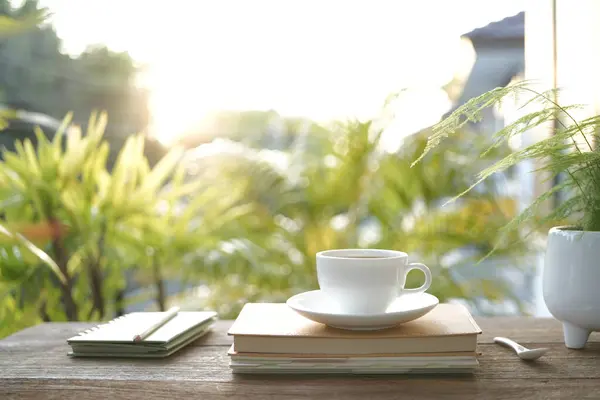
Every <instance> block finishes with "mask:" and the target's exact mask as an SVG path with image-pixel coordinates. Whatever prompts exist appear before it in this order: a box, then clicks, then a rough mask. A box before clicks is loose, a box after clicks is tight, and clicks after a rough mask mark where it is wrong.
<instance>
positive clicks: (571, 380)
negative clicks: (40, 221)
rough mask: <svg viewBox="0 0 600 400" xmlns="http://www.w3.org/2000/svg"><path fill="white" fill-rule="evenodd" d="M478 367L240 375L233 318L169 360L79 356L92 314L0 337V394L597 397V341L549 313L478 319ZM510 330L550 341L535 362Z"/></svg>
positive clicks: (536, 342)
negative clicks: (573, 338) (75, 339)
mask: <svg viewBox="0 0 600 400" xmlns="http://www.w3.org/2000/svg"><path fill="white" fill-rule="evenodd" d="M477 323H478V324H479V325H480V327H481V328H482V330H483V334H482V335H481V336H480V337H479V341H478V342H479V344H478V351H479V352H481V356H480V357H479V361H480V364H481V365H480V367H479V369H478V371H477V372H476V373H475V374H473V375H468V376H460V375H454V376H453V375H393V376H381V375H379V376H375V375H373V376H316V375H313V376H310V375H287V376H276V375H256V376H250V375H233V374H232V373H231V372H230V370H229V366H228V362H229V359H228V357H227V349H228V348H229V346H230V345H231V343H232V339H231V337H228V336H227V329H228V328H229V326H230V325H231V322H230V321H220V322H218V323H217V324H216V326H215V327H214V328H213V331H212V332H211V333H209V334H208V335H207V336H205V337H204V338H201V339H199V340H198V341H196V342H194V343H193V344H191V345H190V346H188V347H187V348H185V349H183V350H181V351H180V352H178V353H176V354H174V355H173V356H171V357H169V358H167V359H163V360H133V359H83V358H81V359H72V358H69V357H68V356H67V355H66V353H67V351H68V349H69V347H68V346H67V344H66V339H67V338H68V337H70V336H72V335H74V334H76V333H77V332H79V331H81V330H83V329H86V328H88V327H90V326H91V325H93V324H87V323H47V324H42V325H38V326H35V327H32V328H28V329H25V330H23V331H21V332H18V333H16V334H14V335H12V336H9V337H7V338H5V339H3V340H0V399H3V400H4V399H79V400H87V399H110V400H116V399H138V398H140V399H145V400H154V399H175V400H183V399H184V398H185V400H187V399H211V398H223V399H225V398H227V399H232V398H243V399H280V398H281V399H293V398H308V399H315V398H328V399H379V398H397V399H404V398H406V399H412V398H419V399H461V400H462V399H465V400H468V399H478V400H482V399H529V398H533V399H600V342H599V341H598V337H597V336H596V335H597V334H596V333H593V334H592V336H591V337H590V342H589V343H588V345H587V346H586V347H585V349H583V350H569V349H567V348H566V347H565V346H564V344H563V339H562V330H561V327H560V324H559V323H558V322H557V321H555V320H552V319H533V318H478V319H477ZM494 336H508V337H511V338H513V339H515V340H517V341H519V342H521V343H522V344H523V345H525V346H531V347H537V346H544V347H550V352H549V353H548V354H547V355H546V356H544V357H543V358H542V359H540V360H538V361H537V362H534V363H531V362H530V363H528V362H524V361H521V360H519V359H518V358H517V357H516V356H515V355H514V354H513V353H512V352H511V351H510V350H508V349H506V348H504V347H501V346H499V345H496V344H493V342H492V339H493V337H494Z"/></svg>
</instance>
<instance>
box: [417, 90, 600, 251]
mask: <svg viewBox="0 0 600 400" xmlns="http://www.w3.org/2000/svg"><path fill="white" fill-rule="evenodd" d="M559 96H560V91H559V90H558V89H552V90H548V91H543V92H540V91H536V90H534V89H532V82H529V81H521V82H516V83H514V84H512V85H509V86H507V87H503V88H496V89H493V90H491V91H489V92H486V93H484V94H482V95H480V96H478V97H475V98H473V99H471V100H470V101H468V102H467V103H465V104H464V105H463V106H461V107H459V108H458V109H457V110H455V111H454V112H453V113H452V114H451V115H449V116H448V117H447V118H445V119H444V120H442V121H440V122H439V123H438V124H436V125H435V126H434V127H433V128H432V134H431V135H430V136H429V138H428V140H427V146H426V147H425V148H424V150H423V152H422V153H421V154H420V155H419V157H418V158H417V159H416V161H414V162H413V164H412V166H413V167H416V166H418V165H419V163H424V162H425V160H426V159H425V157H426V156H427V154H428V153H429V152H432V151H434V150H435V149H436V148H438V147H439V146H441V145H442V144H443V142H444V141H445V140H447V139H449V138H452V137H453V136H454V135H456V134H457V133H458V132H460V130H461V128H463V127H464V126H465V125H466V124H468V123H469V122H477V121H479V120H480V119H481V116H482V111H483V110H484V109H486V108H488V107H495V106H499V107H501V106H502V104H503V103H506V102H510V103H512V104H515V103H521V110H522V111H523V112H522V115H521V116H520V117H519V118H517V119H516V120H515V121H514V122H512V123H510V124H508V125H506V126H505V127H504V128H502V129H500V130H499V131H497V132H495V133H494V134H493V142H492V143H490V144H489V146H487V147H486V148H484V149H483V150H482V151H481V152H480V155H481V156H486V155H487V154H488V153H489V152H490V151H493V150H495V149H496V148H498V147H499V146H502V145H505V144H507V143H508V142H509V141H510V140H512V139H513V138H515V137H518V136H519V135H524V134H527V133H528V132H530V130H531V129H533V128H535V127H538V126H542V125H544V124H548V123H552V122H554V121H555V122H556V125H557V129H555V130H554V131H553V132H552V134H551V135H549V136H548V137H546V138H542V139H541V140H539V141H537V142H535V143H533V144H531V145H528V146H525V147H524V148H522V149H519V150H516V151H513V152H510V153H508V154H506V155H505V156H504V157H503V158H501V159H500V160H498V161H496V162H495V163H492V164H491V165H489V164H488V166H487V167H486V168H483V169H481V170H480V171H479V172H478V174H477V177H476V178H477V179H476V181H475V182H474V183H472V184H470V185H469V186H468V187H467V188H466V189H465V190H462V191H459V192H458V193H455V195H454V196H453V198H452V200H456V199H459V198H462V197H464V196H466V195H468V194H469V193H471V192H472V191H473V190H474V189H475V188H476V187H477V186H478V185H480V184H481V183H483V182H485V181H487V180H488V179H489V178H490V177H492V176H493V175H495V174H499V173H502V172H503V171H506V170H507V169H508V168H511V167H514V166H516V165H518V164H520V163H521V162H523V161H526V160H531V161H533V162H534V163H535V164H536V165H537V167H536V172H537V173H538V174H543V175H542V176H545V179H547V181H549V182H559V183H558V184H554V185H551V187H550V188H549V189H547V190H544V191H543V192H542V193H540V194H539V195H538V196H537V197H536V198H535V199H534V200H533V201H532V202H531V204H530V205H529V206H528V207H527V208H525V209H524V210H523V211H521V212H519V213H518V214H517V215H515V217H514V218H512V219H511V220H510V221H509V222H508V223H507V224H506V225H504V226H503V227H502V228H501V230H500V235H499V236H498V238H497V239H496V240H495V242H494V247H493V248H492V249H490V252H488V253H487V254H488V255H490V254H492V253H493V252H494V251H496V250H497V249H498V247H499V246H506V245H507V244H509V243H510V242H511V239H510V235H513V234H515V233H516V232H524V235H529V234H532V233H535V232H539V231H540V230H546V229H547V228H548V227H549V226H552V225H557V224H564V223H568V224H573V225H574V226H575V227H576V228H577V229H581V230H585V231H599V230H600V175H599V172H600V153H598V150H597V148H596V143H597V140H598V129H599V128H600V117H599V116H593V117H589V118H586V119H583V120H578V119H576V118H575V117H574V114H575V112H576V110H579V109H582V108H583V106H582V105H578V104H574V105H561V104H559V102H558V98H559ZM557 193H565V194H566V196H565V197H566V198H567V199H566V200H565V201H562V202H560V203H559V204H554V205H553V204H549V203H550V202H552V201H553V200H554V199H555V197H556V194H557Z"/></svg>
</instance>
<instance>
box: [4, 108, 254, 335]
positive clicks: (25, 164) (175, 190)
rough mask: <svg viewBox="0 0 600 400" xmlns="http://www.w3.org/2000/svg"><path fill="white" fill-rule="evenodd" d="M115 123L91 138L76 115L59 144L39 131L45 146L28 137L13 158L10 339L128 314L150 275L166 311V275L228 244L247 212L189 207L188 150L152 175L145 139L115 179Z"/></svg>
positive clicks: (7, 235) (102, 121)
mask: <svg viewBox="0 0 600 400" xmlns="http://www.w3.org/2000/svg"><path fill="white" fill-rule="evenodd" d="M106 120H107V118H106V116H105V115H104V114H100V115H96V114H92V116H91V117H90V120H89V123H88V127H87V131H86V132H85V134H83V133H82V132H81V130H80V129H78V128H77V127H73V126H70V118H69V117H67V118H66V119H65V121H64V123H63V125H62V127H61V128H60V129H59V130H58V131H57V132H56V133H55V134H54V137H53V139H52V140H51V141H50V140H48V139H47V136H46V135H45V134H44V133H43V132H42V131H41V129H37V130H36V132H35V133H36V137H37V147H34V145H33V144H32V142H31V141H30V140H29V139H26V140H24V141H23V142H21V141H17V142H16V144H15V147H16V151H15V152H10V151H6V150H5V151H4V152H3V161H2V162H0V213H1V214H0V218H1V220H2V225H0V320H2V321H3V323H2V324H0V326H1V329H2V330H1V331H0V334H6V333H8V332H10V331H12V330H14V329H16V328H19V327H21V326H22V325H23V324H31V323H35V322H37V321H42V320H43V321H50V320H52V321H61V320H69V321H74V320H99V319H105V318H107V317H111V316H113V315H114V314H119V313H121V312H123V309H124V306H125V303H124V291H125V289H126V288H127V287H128V286H130V285H131V284H132V282H133V283H135V282H136V281H137V282H140V281H141V282H143V279H137V280H136V279H134V278H136V277H137V278H140V277H142V278H143V277H147V276H149V277H150V281H151V282H152V283H153V284H154V286H155V288H156V291H155V298H156V301H157V303H158V305H159V308H164V307H165V302H166V299H165V293H164V290H163V289H162V288H163V285H162V281H163V279H165V276H169V274H172V273H173V271H179V270H180V269H184V268H183V265H184V264H185V263H186V262H190V261H189V260H190V259H191V260H194V257H193V254H195V253H198V252H207V251H210V250H212V249H213V248H216V249H217V251H218V246H217V244H218V242H219V241H220V240H226V239H227V236H226V235H225V234H224V232H225V231H226V230H227V227H225V225H226V222H227V221H228V220H227V219H226V218H224V215H226V214H227V212H228V211H229V210H230V209H231V208H233V207H237V206H238V205H239V204H238V203H236V202H235V201H233V202H232V201H230V202H223V201H220V199H218V200H219V204H220V205H217V204H214V205H213V204H211V202H212V201H213V200H217V198H215V197H207V196H198V197H197V199H196V200H194V201H191V202H185V201H184V198H185V196H186V195H187V194H189V193H190V192H192V191H194V190H196V189H197V188H198V184H197V182H193V181H192V182H183V180H182V179H181V177H182V176H183V171H182V170H181V167H180V166H179V159H180V157H181V150H180V149H177V148H174V149H173V150H171V151H170V152H169V153H168V154H167V155H166V156H164V157H163V158H162V159H161V160H160V161H159V162H158V163H157V164H156V166H155V167H154V168H150V166H149V163H148V160H147V159H146V158H145V157H144V153H143V151H144V137H143V135H132V136H130V137H129V138H128V140H127V142H126V143H125V145H124V147H123V148H122V149H121V150H120V152H119V155H118V157H117V160H116V162H115V165H114V167H113V169H112V170H111V172H109V171H108V169H107V159H108V154H109V145H108V143H107V142H106V141H105V140H103V132H104V127H105V126H106ZM206 210H216V211H215V212H212V213H211V212H207V211H206ZM221 211H222V212H223V214H222V215H221V214H219V215H217V212H221ZM236 212H237V215H238V216H241V214H242V213H243V207H241V208H240V207H238V208H236ZM239 234H242V235H243V232H240V233H239ZM215 235H216V236H217V237H218V239H215V238H214V236H215ZM190 255H192V257H191V258H190ZM136 300H138V301H139V300H140V299H136ZM17 319H18V324H17V325H12V324H10V323H8V322H10V321H15V322H17V321H16V320H17ZM4 322H6V323H4Z"/></svg>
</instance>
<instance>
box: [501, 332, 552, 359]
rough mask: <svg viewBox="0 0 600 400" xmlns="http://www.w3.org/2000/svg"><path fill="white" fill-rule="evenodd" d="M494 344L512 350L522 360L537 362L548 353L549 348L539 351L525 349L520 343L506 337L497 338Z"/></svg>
mask: <svg viewBox="0 0 600 400" xmlns="http://www.w3.org/2000/svg"><path fill="white" fill-rule="evenodd" d="M494 342H496V343H499V344H502V345H505V346H508V347H510V348H512V349H513V350H514V351H515V352H516V353H517V355H518V356H519V357H520V358H521V360H528V361H531V360H537V359H538V358H540V357H541V356H543V355H544V354H546V352H547V351H548V348H546V347H543V348H539V349H528V348H527V347H523V346H521V345H520V344H519V343H517V342H515V341H513V340H510V339H508V338H505V337H495V338H494Z"/></svg>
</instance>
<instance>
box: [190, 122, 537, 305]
mask: <svg viewBox="0 0 600 400" xmlns="http://www.w3.org/2000/svg"><path fill="white" fill-rule="evenodd" d="M322 131H323V130H321V129H317V130H312V132H322ZM307 132H308V131H307ZM325 132H326V134H325V133H324V134H319V133H313V134H308V133H307V134H300V135H298V136H297V137H296V139H295V141H294V143H293V144H292V145H291V147H290V150H289V151H271V150H265V149H262V150H258V149H253V148H250V147H246V146H243V145H241V144H239V143H230V149H231V151H229V152H220V153H219V154H220V155H219V156H214V157H199V158H197V159H195V160H193V161H188V162H189V163H192V162H193V163H195V164H196V167H195V169H196V170H199V171H201V172H199V173H201V174H205V175H206V176H205V177H203V178H202V179H201V180H202V181H203V182H209V181H210V180H211V179H212V181H213V182H228V183H229V185H230V190H234V189H235V190H242V191H243V193H244V194H243V196H242V197H244V198H246V199H247V200H248V201H249V202H250V203H252V204H254V207H255V210H256V212H257V219H256V221H255V225H254V227H253V229H249V230H248V232H249V235H248V236H247V237H245V238H244V242H243V244H242V247H243V248H245V249H247V250H248V251H249V252H250V253H251V254H252V259H253V260H255V261H254V262H253V263H241V264H229V265H223V264H222V265H221V268H220V270H219V271H220V274H221V276H225V277H226V278H225V279H217V280H215V281H211V286H210V287H209V289H210V291H211V292H212V296H211V297H210V298H209V303H208V304H209V306H210V307H212V308H215V309H217V310H218V311H219V312H220V313H221V314H222V315H225V316H235V315H236V313H237V312H238V311H239V308H241V306H243V304H244V303H245V302H247V301H285V299H286V298H287V297H288V296H289V295H291V294H294V293H296V292H299V291H302V290H308V289H314V288H316V287H317V282H316V270H315V253H316V252H318V251H320V250H323V249H329V248H348V247H375V248H377V247H379V248H394V249H400V250H404V251H407V252H409V253H410V255H411V257H414V258H416V259H419V260H422V261H424V262H425V263H427V264H428V265H429V266H430V268H432V269H433V271H434V274H435V276H436V279H435V281H434V284H433V286H432V288H431V292H432V293H434V294H436V295H438V296H439V297H440V299H442V300H447V299H449V298H461V299H467V300H468V301H471V302H473V303H474V304H476V303H477V301H478V299H479V298H482V297H483V298H488V299H489V298H491V299H495V300H501V299H503V298H506V296H508V297H510V296H511V293H510V291H508V290H507V288H506V287H505V286H503V285H502V282H499V281H498V273H497V272H495V273H494V274H492V276H490V277H489V278H488V279H486V278H485V277H480V278H477V279H469V278H468V277H461V276H459V274H458V272H459V271H460V269H461V268H462V267H463V266H468V265H471V264H473V263H474V262H475V260H476V259H477V258H478V257H480V256H481V255H483V254H485V253H486V252H488V251H489V249H491V248H492V247H493V244H494V243H495V242H496V241H497V239H498V234H497V231H498V229H499V228H500V227H501V226H503V225H504V224H505V223H506V222H507V221H509V220H510V218H512V216H514V215H515V212H516V207H515V204H514V200H513V199H510V198H507V197H502V196H498V195H497V193H496V192H495V190H494V185H492V184H490V185H488V186H487V187H486V188H484V189H483V190H480V191H479V192H472V193H470V194H469V195H468V196H465V199H464V201H462V203H460V204H458V205H457V206H456V207H454V208H453V209H440V208H439V206H440V205H441V204H442V203H443V202H444V201H446V200H447V199H448V198H449V197H451V196H452V194H453V193H455V191H456V190H457V189H460V188H466V187H467V186H468V184H469V178H470V176H471V173H474V171H475V169H476V168H477V166H478V165H480V164H479V163H473V162H472V160H471V159H470V158H469V157H468V155H467V156H465V152H467V153H466V154H469V153H468V152H469V151H470V152H471V153H472V151H473V149H470V150H469V149H468V148H467V147H466V146H465V145H466V144H468V145H470V146H479V144H478V138H477V137H476V136H475V135H474V134H470V133H468V132H467V131H465V132H463V133H462V135H461V137H459V138H458V137H457V138H455V139H454V140H451V141H448V142H446V143H445V144H444V145H443V146H440V148H438V149H436V150H435V151H432V152H431V154H428V155H427V160H426V163H424V164H423V166H422V167H414V168H412V169H411V162H412V161H413V160H414V159H415V158H417V157H418V155H419V154H421V152H422V151H423V149H424V148H425V143H426V135H427V133H428V132H421V133H419V134H417V135H414V136H412V137H409V138H407V139H406V140H405V143H404V145H403V146H402V147H401V149H400V150H399V151H398V152H397V153H392V154H390V153H387V152H385V151H382V148H381V144H380V143H381V141H380V138H381V135H382V134H383V130H382V129H380V128H377V127H376V124H375V123H374V122H373V121H367V122H358V121H353V122H349V123H347V124H341V125H339V126H337V127H336V128H334V129H332V130H329V131H325ZM206 146H210V145H206ZM506 151H507V149H506V148H504V147H502V146H499V147H498V148H497V149H496V150H495V151H494V152H490V153H489V154H488V158H486V159H484V160H482V162H485V161H486V160H492V159H494V158H496V157H499V156H500V155H502V154H506ZM205 153H206V154H209V153H210V152H209V151H206V152H205ZM202 171H203V172H202ZM215 171H218V173H216V172H215ZM210 174H212V175H214V176H213V177H212V178H211V177H209V176H208V175H210ZM513 239H515V240H517V241H518V237H517V236H515V237H513ZM525 251H526V246H525V244H524V243H520V244H519V245H518V246H514V245H513V246H510V247H509V246H504V247H501V248H498V252H497V257H499V258H500V257H502V258H503V260H505V261H506V260H507V259H510V258H511V257H516V256H521V255H523V254H525ZM455 256H457V257H455ZM513 264H518V263H516V262H515V263H513ZM417 279H418V278H416V277H414V276H412V275H411V276H409V284H412V285H416V282H415V281H416V280H417Z"/></svg>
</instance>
